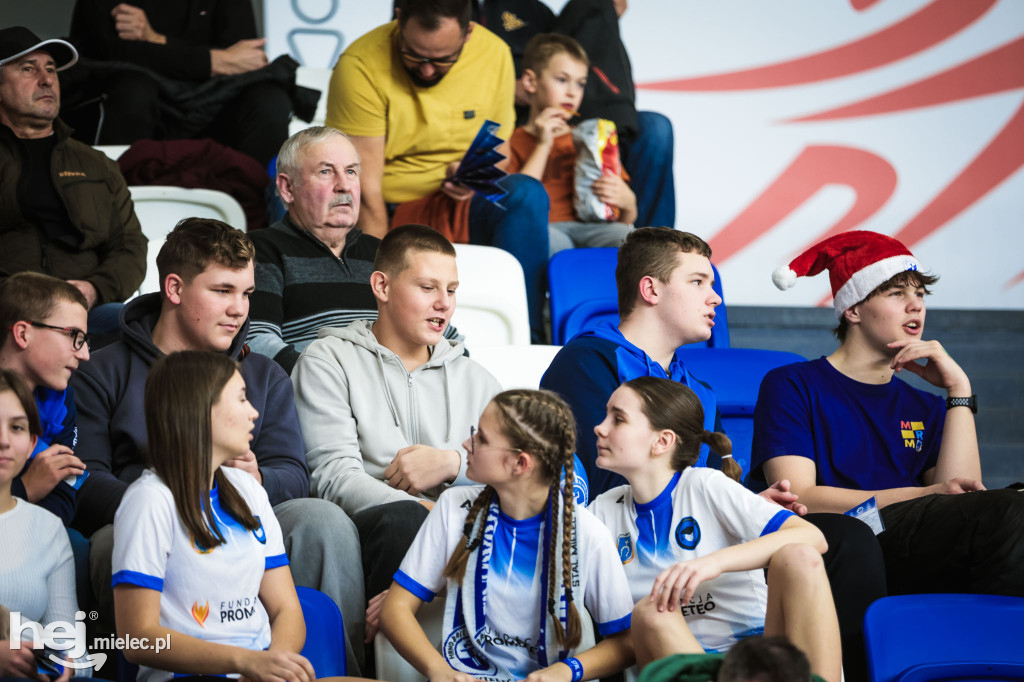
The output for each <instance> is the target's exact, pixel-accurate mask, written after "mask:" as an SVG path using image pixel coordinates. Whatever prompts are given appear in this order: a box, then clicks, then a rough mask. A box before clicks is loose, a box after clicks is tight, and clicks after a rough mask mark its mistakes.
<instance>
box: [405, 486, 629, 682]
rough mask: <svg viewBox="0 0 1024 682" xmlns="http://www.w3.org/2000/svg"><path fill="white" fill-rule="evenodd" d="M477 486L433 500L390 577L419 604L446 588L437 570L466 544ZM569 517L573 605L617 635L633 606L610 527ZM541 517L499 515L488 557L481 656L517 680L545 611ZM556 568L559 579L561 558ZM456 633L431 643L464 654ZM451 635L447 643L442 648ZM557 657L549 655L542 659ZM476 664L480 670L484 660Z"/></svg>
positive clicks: (585, 516)
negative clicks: (575, 569) (575, 565)
mask: <svg viewBox="0 0 1024 682" xmlns="http://www.w3.org/2000/svg"><path fill="white" fill-rule="evenodd" d="M481 490H483V487H482V486H478V485H477V486H458V487H454V488H450V489H449V490H447V491H445V492H444V494H442V495H441V496H440V497H439V498H438V500H437V504H436V505H435V506H434V509H433V510H432V511H431V512H430V515H429V516H427V519H426V521H424V523H423V526H421V527H420V531H419V533H418V534H417V535H416V539H415V540H414V541H413V543H412V546H411V547H410V548H409V552H408V553H407V554H406V555H405V559H404V560H403V561H402V565H401V567H400V568H399V571H398V573H396V574H395V580H396V582H398V584H399V585H401V586H402V587H404V588H406V589H407V590H409V591H410V592H412V593H413V594H414V595H416V596H417V597H419V598H420V599H422V600H423V601H431V600H432V599H433V598H434V596H435V595H436V594H437V593H438V592H440V591H441V589H442V588H444V587H445V586H446V579H445V578H444V576H443V575H442V573H443V571H444V567H445V564H446V563H447V562H448V558H449V557H450V556H451V554H452V552H453V551H454V550H455V548H456V547H457V546H458V545H460V544H463V543H465V538H464V536H463V525H464V524H465V521H466V516H467V514H468V511H469V507H470V506H471V505H472V503H473V501H474V500H475V499H476V497H477V495H479V494H480V492H481ZM486 513H487V510H486V509H484V510H482V511H481V514H482V515H485V514H486ZM575 514H576V516H575V519H576V520H575V523H576V541H577V551H578V555H579V574H578V575H574V576H573V579H572V582H573V599H574V601H575V602H576V605H577V608H580V606H581V605H582V606H585V607H586V609H587V610H588V611H589V612H590V614H591V615H592V616H593V618H594V620H595V622H596V624H597V630H598V632H599V633H601V634H602V635H604V636H608V635H613V634H616V633H618V632H622V631H623V630H626V629H628V628H629V624H630V615H631V612H632V608H633V604H632V600H631V599H630V597H629V585H628V584H627V582H626V576H625V574H624V573H623V571H622V567H621V564H620V563H619V561H618V558H617V557H616V555H615V545H614V543H613V542H612V539H611V536H610V535H609V533H608V529H607V528H605V527H604V526H603V525H602V524H601V523H600V522H599V521H598V520H597V519H595V518H594V516H593V515H592V514H590V513H589V512H588V511H587V510H586V509H580V508H576V510H575ZM545 516H546V514H545V513H542V514H540V515H538V516H535V517H533V518H530V519H524V520H516V519H513V518H511V517H509V516H507V515H505V514H504V513H501V512H499V513H498V515H497V524H496V527H495V529H494V535H493V550H492V553H491V555H490V559H489V561H488V571H487V573H488V579H487V587H486V604H485V607H484V613H485V623H486V625H485V627H486V629H487V632H486V633H485V635H484V636H483V637H482V638H480V639H482V640H483V653H484V655H485V656H486V658H487V659H488V661H490V662H492V663H495V664H497V666H498V667H499V668H503V669H505V670H507V671H509V672H510V673H512V674H513V675H515V676H516V677H517V679H522V678H523V677H526V676H527V675H528V674H530V673H531V672H533V671H535V670H537V669H538V668H539V667H540V664H539V661H538V637H539V630H538V625H539V623H540V618H541V609H542V608H544V609H545V611H546V603H547V585H543V584H541V573H542V571H540V570H538V567H539V566H540V564H539V562H538V553H539V554H540V555H541V556H543V554H544V552H543V547H542V543H543V541H544V537H545V533H544V525H545ZM474 556H475V555H474ZM470 560H472V558H471V559H470ZM556 565H557V567H558V571H559V573H558V579H559V582H561V557H558V559H557V561H556ZM447 587H448V591H447V594H446V599H448V600H455V599H456V598H457V595H458V594H459V589H458V587H459V586H458V585H457V584H454V583H450V582H448V583H447ZM461 594H462V598H463V599H473V598H474V592H473V590H472V589H471V588H469V587H466V586H465V584H464V586H463V589H462V591H461ZM458 638H459V633H458V632H457V630H456V631H454V632H445V633H443V637H442V641H441V642H440V643H436V642H435V644H440V645H441V653H442V655H444V656H446V657H447V658H448V659H449V660H450V661H451V660H452V657H459V656H462V657H465V656H466V653H465V645H464V643H462V644H460V643H459V642H456V641H455V640H456V639H458ZM449 640H451V641H450V646H449V645H446V643H449ZM556 660H558V659H557V658H551V659H550V660H549V661H548V663H549V664H551V663H554V662H555V661H556ZM470 663H473V662H472V661H470ZM477 664H478V665H479V667H480V668H481V670H480V674H481V675H482V674H483V668H486V667H487V663H486V662H477ZM453 667H455V666H453ZM456 669H461V668H459V667H456Z"/></svg>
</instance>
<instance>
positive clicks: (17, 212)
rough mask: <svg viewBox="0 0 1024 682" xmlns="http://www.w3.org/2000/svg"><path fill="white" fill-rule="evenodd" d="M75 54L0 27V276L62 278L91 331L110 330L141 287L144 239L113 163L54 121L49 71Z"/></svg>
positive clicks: (55, 100)
mask: <svg viewBox="0 0 1024 682" xmlns="http://www.w3.org/2000/svg"><path fill="white" fill-rule="evenodd" d="M77 59H78V54H77V53H76V52H75V49H74V48H73V47H72V46H71V45H70V44H69V43H66V42H64V41H63V40H46V41H43V40H40V39H39V38H38V37H37V36H36V35H35V34H34V33H32V32H31V31H29V30H28V29H27V28H24V27H21V26H15V27H12V28H6V29H3V30H0V253H2V254H3V259H2V260H0V279H2V278H4V277H8V276H10V275H13V274H14V273H17V272H25V271H29V272H40V273H45V274H49V275H53V276H55V277H59V278H61V279H64V280H67V281H68V282H69V283H70V284H72V285H73V286H74V287H75V288H76V289H78V290H79V291H81V292H82V295H83V296H84V297H85V301H86V307H87V309H88V310H89V311H90V315H89V318H90V319H89V326H90V327H91V328H92V330H93V332H97V331H110V328H113V329H116V324H117V322H116V316H117V315H116V313H117V310H118V309H119V308H120V302H121V301H124V300H125V299H126V298H128V297H129V296H131V295H132V293H134V292H135V290H136V289H138V287H139V284H141V283H142V279H143V276H144V275H145V272H146V238H145V237H144V236H143V235H142V227H141V226H140V225H139V220H138V218H137V217H136V216H135V211H134V209H133V207H132V201H131V195H130V194H129V193H128V187H127V186H126V185H125V181H124V178H123V177H122V176H121V173H120V171H119V170H118V168H117V164H115V163H114V162H113V161H111V160H110V159H108V158H107V157H106V156H104V155H103V154H102V153H101V152H98V151H96V150H94V149H91V148H89V147H88V146H86V145H84V144H81V143H80V142H77V141H75V140H72V139H70V137H69V136H70V133H71V130H70V129H69V128H68V127H67V126H66V125H64V123H63V122H61V120H60V119H59V118H57V116H58V113H59V112H60V108H61V99H60V97H61V89H60V82H59V81H58V80H57V72H58V71H60V70H63V69H66V68H68V67H70V66H72V65H73V64H74V63H75V61H76V60H77ZM106 304H111V305H106ZM111 308H114V310H113V311H111ZM101 319H106V320H107V321H108V323H107V324H105V325H104V324H103V323H102V322H101ZM101 326H105V327H106V328H103V329H101V328H99V327H101Z"/></svg>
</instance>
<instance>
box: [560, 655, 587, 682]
mask: <svg viewBox="0 0 1024 682" xmlns="http://www.w3.org/2000/svg"><path fill="white" fill-rule="evenodd" d="M562 663H565V664H566V665H567V666H569V670H571V671H572V682H580V680H582V679H583V664H582V663H580V659H578V658H567V659H565V660H564V661H562Z"/></svg>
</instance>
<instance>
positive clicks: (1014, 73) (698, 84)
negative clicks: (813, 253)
mask: <svg viewBox="0 0 1024 682" xmlns="http://www.w3.org/2000/svg"><path fill="white" fill-rule="evenodd" d="M873 4H875V0H859V1H858V0H852V2H851V5H852V7H853V8H854V9H855V10H858V11H860V10H863V9H866V8H868V7H870V6H871V5H873ZM995 4H996V0H972V1H971V2H962V1H961V0H936V1H935V2H933V3H931V4H929V5H927V6H925V7H924V8H922V9H921V10H919V11H918V12H916V13H914V14H912V15H910V16H908V17H906V18H905V19H903V20H901V21H900V22H898V23H896V24H894V25H892V26H889V27H886V28H884V29H882V30H880V31H878V32H877V33H875V34H873V35H870V36H866V37H864V38H860V39H858V40H856V41H853V42H850V43H847V44H845V45H841V46H838V47H835V48H832V49H829V50H826V51H823V52H820V53H818V54H813V55H809V56H805V57H800V58H796V59H792V60H788V61H784V62H779V63H776V64H770V65H766V66H760V67H755V68H750V69H744V70H741V71H734V72H730V73H722V74H717V75H709V76H700V77H695V78H682V79H674V80H668V81H659V82H653V83H645V84H640V85H638V87H639V88H646V89H651V90H668V91H676V92H684V91H685V92H708V91H727V90H757V89H766V88H780V87H788V86H794V85H804V84H808V83H813V82H818V81H823V80H828V79H834V78H839V77H843V76H849V75H852V74H855V73H859V72H863V71H866V70H869V69H874V68H878V67H881V66H885V65H887V64H891V63H894V62H897V61H899V60H902V59H905V58H907V57H910V56H911V55H914V54H916V53H918V52H921V51H923V50H925V49H928V48H931V47H933V46H935V45H938V44H939V43H941V42H943V41H945V40H948V39H949V38H951V37H953V36H955V35H956V34H957V33H959V32H961V31H963V30H964V29H965V28H967V27H968V26H970V25H971V24H972V23H974V22H975V21H977V20H978V19H979V18H980V17H981V16H982V15H984V14H985V13H986V12H987V11H988V10H989V9H991V8H992V6H993V5H995ZM1022 88H1024V38H1019V39H1016V40H1014V41H1012V42H1010V43H1007V44H1005V45H1002V46H999V47H997V48H995V49H993V50H991V51H990V52H987V53H985V54H982V55H980V56H977V57H974V58H972V59H970V60H968V61H965V62H963V63H961V64H958V65H956V66H954V67H952V68H949V69H947V70H945V71H943V72H940V73H937V74H935V75H932V76H930V77H928V78H925V79H922V80H920V81H918V82H916V83H911V84H909V85H906V86H903V87H899V88H896V89H893V90H891V91H889V92H886V93H882V94H879V95H875V96H873V97H870V98H865V99H863V100H860V101H855V102H851V103H849V104H846V105H843V106H840V107H836V108H831V109H828V110H825V111H819V112H815V113H810V114H806V115H803V116H800V117H796V118H792V119H789V120H788V121H783V122H782V123H785V124H787V125H800V124H802V123H808V122H818V121H828V120H840V119H850V118H856V117H864V116H878V115H885V114H893V113H897V112H905V111H909V110H913V109H921V108H925V107H934V106H940V105H944V104H949V103H952V102H957V101H963V100H968V99H971V98H976V97H983V96H987V95H992V94H996V93H1000V92H1009V91H1014V90H1018V89H1022ZM1022 165H1024V106H1021V108H1019V109H1018V110H1017V111H1016V113H1015V114H1014V115H1013V117H1012V118H1011V119H1010V120H1009V122H1008V123H1007V124H1006V125H1005V126H1004V127H1003V129H1002V130H1000V131H999V132H998V133H996V134H995V136H994V137H993V138H992V139H991V140H990V141H989V142H988V144H986V145H985V146H984V148H982V149H981V150H980V151H979V152H978V154H977V155H976V156H975V157H974V158H973V159H972V160H971V161H970V162H969V163H968V164H967V165H966V166H965V167H964V168H963V169H962V170H961V171H960V173H958V174H957V175H956V177H954V178H953V180H952V181H950V182H949V184H948V185H946V186H945V187H943V188H941V189H940V190H939V191H938V193H937V194H935V196H934V197H933V198H932V199H931V200H930V201H928V202H927V204H926V205H924V206H923V207H922V208H921V209H920V211H918V213H917V214H916V215H914V216H913V217H912V218H911V219H910V220H908V221H907V223H906V224H905V225H903V226H901V227H900V228H899V230H897V232H896V233H895V234H894V235H893V236H895V237H896V238H897V239H899V240H901V241H903V242H904V243H905V244H907V246H910V247H912V246H913V245H914V244H915V243H917V242H919V241H921V240H922V239H924V238H926V237H927V236H929V235H930V234H932V233H934V232H935V231H936V230H938V229H939V228H941V227H942V226H943V225H945V224H946V223H948V222H949V221H950V220H952V219H953V218H954V217H955V216H957V215H959V214H960V213H962V212H963V211H964V210H966V209H967V208H968V207H970V206H971V205H972V204H974V203H976V202H977V201H979V200H980V199H981V198H982V197H984V196H985V195H986V194H988V193H989V192H991V191H992V190H993V189H995V188H996V187H997V186H998V185H999V184H1000V183H1002V182H1003V181H1005V180H1006V179H1007V178H1009V177H1010V176H1012V175H1013V174H1014V173H1015V172H1016V171H1017V170H1019V169H1020V167H1021V166H1022ZM897 181H898V177H897V172H896V169H894V168H893V166H892V165H891V164H890V163H889V162H888V161H887V160H886V159H884V158H882V157H881V156H879V155H878V154H876V153H874V152H870V151H866V150H863V149H855V148H851V147H841V146H832V145H824V144H823V145H809V146H807V147H806V148H805V149H804V150H803V151H802V152H801V153H800V154H799V155H798V156H797V157H796V158H795V159H794V160H793V161H792V162H791V163H790V164H789V166H788V167H786V168H785V169H784V170H783V171H782V172H781V173H780V174H779V176H778V177H777V178H776V179H775V180H774V181H772V182H770V183H769V184H768V186H767V187H766V188H765V189H764V190H763V191H762V192H761V194H760V195H759V196H758V197H757V198H755V199H754V200H753V201H752V202H751V203H750V204H749V205H748V206H747V207H746V208H745V209H744V210H743V211H741V212H740V213H739V215H737V216H736V217H735V218H734V219H733V220H732V221H730V222H729V223H728V224H727V225H725V226H724V227H723V228H722V229H721V230H720V231H719V232H718V233H717V234H716V235H715V236H714V237H713V238H712V239H711V241H710V243H711V247H712V249H713V250H714V253H715V260H716V262H718V263H722V262H724V261H725V260H726V259H728V258H729V257H731V256H733V255H735V254H736V253H738V252H739V251H740V250H742V249H743V248H745V247H747V246H749V245H750V244H752V243H753V241H754V240H756V239H757V238H758V237H760V236H762V235H763V234H765V233H766V232H768V231H769V230H771V229H772V228H773V227H774V226H776V225H777V224H778V223H779V222H781V221H782V220H783V219H784V218H785V217H786V216H788V215H790V214H791V213H793V212H794V211H795V210H796V209H798V208H799V207H800V206H801V205H802V204H803V203H805V202H806V201H808V200H809V199H810V198H811V197H812V196H814V194H815V193H816V192H818V191H819V190H820V189H821V188H822V187H824V186H825V185H827V184H833V185H834V184H840V185H844V186H847V187H849V188H850V189H852V190H853V192H854V194H855V195H856V199H855V201H854V205H853V206H852V207H851V208H850V210H849V211H848V212H847V213H846V215H844V216H843V217H842V218H840V219H839V220H838V221H836V222H835V223H834V224H833V225H830V226H828V227H827V228H826V229H825V230H824V231H823V232H822V233H820V234H819V235H817V236H816V237H815V238H814V239H812V240H810V241H809V242H807V243H806V244H803V245H798V248H795V249H794V250H793V254H794V255H795V254H798V253H800V252H802V251H803V250H805V249H806V248H807V247H808V246H811V245H812V244H814V243H815V242H817V241H819V240H820V239H823V238H825V237H828V236H831V235H833V234H836V233H838V232H843V231H846V230H850V229H855V228H856V227H857V226H858V225H859V224H860V223H862V222H863V221H865V220H867V219H868V218H869V217H870V216H872V215H873V214H874V213H875V212H877V211H878V210H879V209H881V208H882V206H884V205H885V203H886V202H887V201H888V200H889V198H890V197H891V196H892V194H893V192H894V190H895V187H896V184H897ZM1021 282H1024V272H1022V273H1021V274H1019V275H1018V276H1016V277H1014V278H1013V279H1011V280H1010V281H1008V282H1006V283H1005V286H1006V288H1012V287H1014V286H1017V285H1019V284H1020V283H1021Z"/></svg>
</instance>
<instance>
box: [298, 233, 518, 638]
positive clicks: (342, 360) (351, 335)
mask: <svg viewBox="0 0 1024 682" xmlns="http://www.w3.org/2000/svg"><path fill="white" fill-rule="evenodd" d="M458 279H459V274H458V270H457V269H456V266H455V248H454V247H453V246H452V245H451V243H450V242H449V241H448V240H447V239H445V238H444V237H443V236H441V234H440V233H439V232H437V231H435V230H432V229H430V228H428V227H424V226H422V225H404V226H401V227H397V228H395V229H394V230H392V231H391V232H389V233H388V234H387V236H386V237H384V239H383V240H382V241H381V243H380V247H379V248H378V249H377V256H376V260H375V261H374V273H373V274H372V275H371V278H370V286H371V287H372V289H373V295H374V296H375V297H376V299H377V309H378V314H377V319H376V321H370V320H358V321H356V322H353V323H352V324H350V325H348V326H347V327H344V328H340V329H337V328H327V329H322V330H320V338H319V339H317V340H316V341H314V342H313V343H311V344H310V345H309V346H308V347H307V348H306V350H304V351H303V352H302V355H300V356H299V359H298V361H297V362H296V363H295V369H294V370H293V372H292V377H293V378H294V381H295V403H296V407H297V408H298V413H299V422H300V423H301V424H302V436H303V438H304V439H305V443H306V459H307V460H308V461H309V466H310V468H311V469H312V475H311V479H310V480H311V484H312V493H313V494H314V495H317V496H318V497H322V498H324V499H327V500H330V501H331V502H334V503H336V504H338V505H340V506H341V507H342V508H343V509H345V511H346V512H348V514H349V515H350V516H351V517H352V520H353V521H354V522H355V524H356V527H357V528H358V529H359V538H360V542H361V545H362V551H363V572H364V575H365V576H366V594H367V597H368V598H371V599H372V598H376V597H377V596H378V595H380V594H381V593H383V592H384V591H385V590H386V589H387V588H388V586H389V585H390V584H391V578H392V576H394V574H395V571H396V570H397V569H398V566H399V564H400V563H401V561H402V558H403V557H404V556H405V552H406V550H407V549H408V548H409V545H410V544H411V543H412V540H413V538H414V537H415V536H416V532H417V530H419V527H420V525H421V524H422V523H423V519H424V518H425V517H426V515H427V510H428V509H430V508H431V507H433V504H434V500H435V499H437V495H438V494H439V493H440V492H441V491H442V490H444V488H446V487H447V486H448V485H452V484H454V483H456V482H458V483H465V482H466V478H465V471H466V459H465V451H464V450H463V449H462V447H461V443H462V442H463V440H465V437H466V434H468V433H469V428H470V426H472V425H473V424H475V423H476V418H477V417H478V416H479V415H480V413H481V412H482V411H483V409H484V407H485V406H486V405H487V402H488V401H489V400H490V399H491V397H492V396H494V395H495V394H496V393H498V391H500V390H501V387H500V386H499V385H498V381H497V380H496V379H495V378H494V377H493V376H491V374H490V373H489V372H488V371H487V370H485V369H484V368H483V367H481V366H480V365H478V364H477V363H476V362H474V361H473V360H471V359H469V358H468V357H466V356H465V355H464V354H463V350H464V347H463V345H462V343H461V342H458V341H450V340H447V339H445V338H444V337H443V334H444V329H445V327H446V326H447V325H448V321H449V320H450V319H451V316H452V314H453V313H454V312H455V288H456V287H457V286H458ZM380 601H381V600H380V599H377V600H376V601H374V602H372V606H373V607H374V609H373V610H372V611H371V612H370V613H368V614H367V615H368V625H369V629H370V630H371V631H372V629H373V626H372V623H373V620H374V614H375V612H376V610H377V608H379V606H380Z"/></svg>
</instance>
